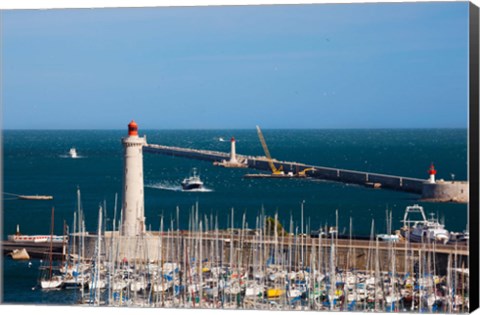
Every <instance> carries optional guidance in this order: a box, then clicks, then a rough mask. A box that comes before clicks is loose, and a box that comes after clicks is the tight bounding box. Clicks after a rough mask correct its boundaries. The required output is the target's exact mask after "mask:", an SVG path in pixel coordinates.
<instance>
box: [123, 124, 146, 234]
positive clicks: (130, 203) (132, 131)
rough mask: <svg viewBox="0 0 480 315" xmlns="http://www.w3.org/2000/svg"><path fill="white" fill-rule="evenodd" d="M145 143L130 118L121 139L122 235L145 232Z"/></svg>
mask: <svg viewBox="0 0 480 315" xmlns="http://www.w3.org/2000/svg"><path fill="white" fill-rule="evenodd" d="M146 143H147V141H146V139H145V137H139V136H138V125H137V124H136V123H135V122H134V121H133V120H132V122H130V124H128V136H127V137H125V138H123V139H122V144H123V148H124V169H123V202H122V205H123V222H122V223H123V224H122V234H123V235H124V236H137V235H141V234H143V233H145V211H144V199H143V154H142V147H143V146H144V145H145V144H146Z"/></svg>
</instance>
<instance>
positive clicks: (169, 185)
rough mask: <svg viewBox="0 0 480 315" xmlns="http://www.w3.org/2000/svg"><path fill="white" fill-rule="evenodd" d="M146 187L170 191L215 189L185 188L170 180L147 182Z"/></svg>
mask: <svg viewBox="0 0 480 315" xmlns="http://www.w3.org/2000/svg"><path fill="white" fill-rule="evenodd" d="M145 187H148V188H153V189H161V190H169V191H179V192H212V191H213V189H210V188H207V187H202V188H196V189H190V190H183V188H182V186H181V185H178V184H172V183H169V182H160V183H152V184H147V185H145Z"/></svg>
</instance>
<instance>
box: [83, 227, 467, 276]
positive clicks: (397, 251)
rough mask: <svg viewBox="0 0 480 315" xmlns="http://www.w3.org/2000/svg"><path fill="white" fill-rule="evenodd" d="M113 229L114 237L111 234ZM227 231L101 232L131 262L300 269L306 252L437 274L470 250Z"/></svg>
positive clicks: (113, 254) (346, 266)
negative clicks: (259, 236) (134, 234)
mask: <svg viewBox="0 0 480 315" xmlns="http://www.w3.org/2000/svg"><path fill="white" fill-rule="evenodd" d="M112 235H113V238H112ZM228 235H230V234H228V233H225V234H223V235H221V236H218V237H217V236H216V235H214V234H213V233H212V234H209V233H208V232H206V233H202V234H200V233H193V234H190V233H186V232H182V231H174V232H173V233H172V232H170V233H168V234H167V233H165V234H163V236H161V235H160V234H159V233H158V232H150V233H147V234H146V235H144V236H138V237H123V236H119V235H118V233H111V232H106V234H105V237H102V244H101V253H102V254H101V256H102V257H104V259H108V260H109V261H114V262H121V261H125V260H127V261H129V262H130V263H133V262H136V263H146V262H158V261H162V262H176V263H178V264H181V265H184V264H185V263H187V264H188V263H191V261H192V258H195V259H197V260H202V261H204V262H205V264H210V263H211V264H217V265H222V266H228V265H229V264H230V263H232V262H233V263H234V264H235V265H237V266H238V265H239V264H240V265H241V266H266V265H268V264H277V265H278V264H282V265H284V266H285V267H286V268H290V267H291V268H292V269H299V268H300V266H301V265H302V263H301V257H303V260H304V261H305V262H308V263H307V265H311V264H313V263H316V264H317V265H318V264H319V263H321V264H322V265H324V266H325V265H328V264H329V263H330V262H331V259H330V258H331V257H332V255H333V258H334V263H335V267H336V268H338V269H343V270H351V269H357V270H372V269H373V268H375V264H377V263H378V264H379V268H380V270H381V271H391V270H392V269H393V268H395V270H396V272H399V273H405V272H418V266H419V264H422V265H423V266H424V267H423V268H425V266H430V268H432V270H433V268H435V270H436V271H437V273H438V274H440V275H443V274H445V272H446V266H447V262H448V257H449V256H450V257H451V259H452V260H453V261H455V260H456V261H457V264H458V265H459V266H461V265H462V264H463V265H464V266H465V267H467V266H468V254H469V253H468V250H467V249H466V248H465V247H464V246H458V247H455V246H453V245H439V244H436V245H433V244H419V243H406V242H398V243H387V242H379V243H376V242H374V241H358V240H335V239H325V238H322V239H320V238H310V237H308V238H304V239H303V241H302V238H300V237H297V238H294V237H283V238H278V239H277V240H276V241H275V239H274V238H273V237H266V238H265V239H262V241H259V240H258V239H257V238H255V237H251V238H246V237H232V236H228ZM85 244H86V246H85V249H84V251H85V255H84V257H86V258H87V259H92V260H93V259H95V256H96V250H97V248H98V242H97V237H96V236H94V235H90V236H87V237H86V238H85Z"/></svg>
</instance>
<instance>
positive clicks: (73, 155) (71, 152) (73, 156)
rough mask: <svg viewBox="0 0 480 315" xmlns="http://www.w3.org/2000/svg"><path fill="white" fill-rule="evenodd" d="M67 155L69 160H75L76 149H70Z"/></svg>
mask: <svg viewBox="0 0 480 315" xmlns="http://www.w3.org/2000/svg"><path fill="white" fill-rule="evenodd" d="M68 155H69V156H70V157H71V158H77V157H78V154H77V149H75V148H71V149H70V151H68Z"/></svg>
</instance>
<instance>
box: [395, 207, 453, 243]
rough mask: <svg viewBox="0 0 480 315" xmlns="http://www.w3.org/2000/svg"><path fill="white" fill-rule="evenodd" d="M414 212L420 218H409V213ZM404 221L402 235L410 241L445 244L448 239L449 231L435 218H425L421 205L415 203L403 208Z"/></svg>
mask: <svg viewBox="0 0 480 315" xmlns="http://www.w3.org/2000/svg"><path fill="white" fill-rule="evenodd" d="M412 213H414V214H417V215H420V216H421V219H420V220H411V219H410V215H411V214H412ZM402 222H403V223H404V225H403V227H402V228H401V230H400V231H401V233H402V236H403V237H405V239H406V240H408V241H411V242H417V243H419V242H435V243H443V244H446V243H447V242H448V241H449V240H450V233H449V232H448V231H447V230H446V229H445V226H444V225H443V224H441V223H440V222H438V220H437V219H436V218H434V217H433V214H432V217H431V218H430V219H427V217H426V216H425V212H424V211H423V207H421V206H419V205H417V204H415V205H413V206H408V207H407V208H406V209H405V214H404V217H403V221H402Z"/></svg>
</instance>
